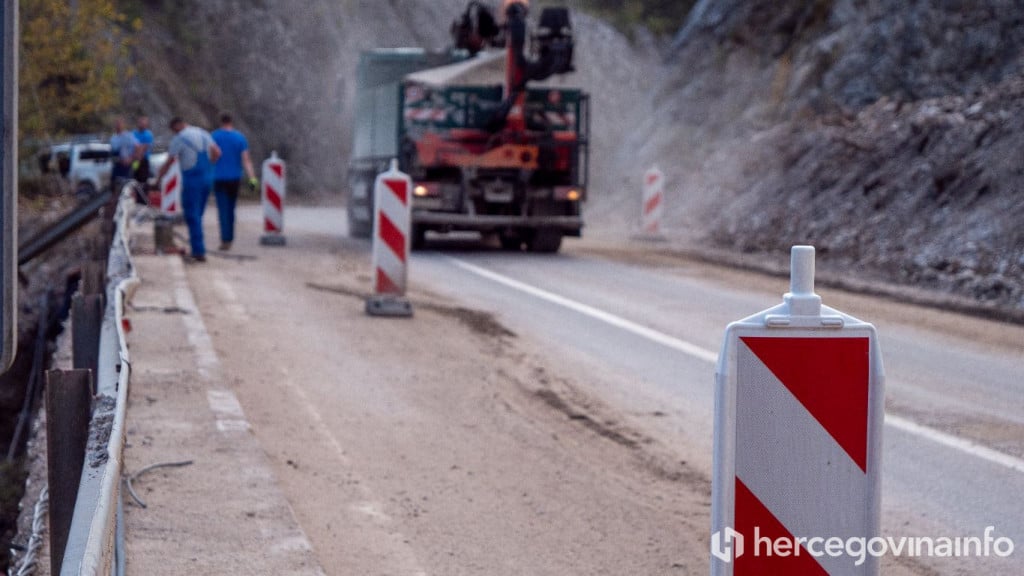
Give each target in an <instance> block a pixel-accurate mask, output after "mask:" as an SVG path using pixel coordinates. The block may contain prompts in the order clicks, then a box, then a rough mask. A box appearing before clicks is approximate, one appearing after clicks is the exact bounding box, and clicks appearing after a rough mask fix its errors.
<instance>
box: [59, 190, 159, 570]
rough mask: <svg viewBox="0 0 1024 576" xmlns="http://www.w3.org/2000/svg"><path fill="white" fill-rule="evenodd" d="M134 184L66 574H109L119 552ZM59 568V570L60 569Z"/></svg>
mask: <svg viewBox="0 0 1024 576" xmlns="http://www.w3.org/2000/svg"><path fill="white" fill-rule="evenodd" d="M132 198H133V196H132V189H131V186H130V185H127V186H125V187H124V188H123V189H122V192H121V197H120V199H119V201H118V205H117V212H116V213H115V216H114V220H115V223H116V229H115V232H114V241H113V244H112V245H111V248H110V257H109V260H108V264H107V287H106V293H107V306H106V310H105V311H104V315H103V325H102V328H101V331H100V349H99V364H98V370H97V374H96V379H95V382H96V387H97V390H96V393H97V401H96V404H95V409H94V411H93V414H92V420H91V422H90V425H89V441H88V445H87V448H86V455H85V465H84V466H83V467H82V476H81V480H80V482H79V487H78V498H77V500H76V502H75V509H74V515H73V518H72V521H71V531H70V533H69V535H68V542H67V547H66V548H65V551H64V560H63V564H62V565H61V567H60V571H59V574H61V575H62V576H79V575H87V576H100V575H103V576H107V575H109V574H112V573H113V569H114V565H115V558H116V556H117V553H116V552H115V548H116V534H117V518H118V514H117V509H118V502H119V500H120V489H121V470H122V459H123V449H124V442H125V413H126V411H127V405H128V385H129V379H130V375H131V363H130V359H129V356H128V346H127V344H126V342H125V322H124V312H125V303H126V301H127V299H128V298H130V297H131V294H132V293H133V292H134V291H135V288H136V287H137V286H138V282H139V279H138V277H137V276H136V274H135V266H134V264H133V263H132V259H131V252H130V251H129V248H128V237H127V223H128V207H129V206H130V205H131V203H132ZM54 573H58V572H57V571H56V570H54Z"/></svg>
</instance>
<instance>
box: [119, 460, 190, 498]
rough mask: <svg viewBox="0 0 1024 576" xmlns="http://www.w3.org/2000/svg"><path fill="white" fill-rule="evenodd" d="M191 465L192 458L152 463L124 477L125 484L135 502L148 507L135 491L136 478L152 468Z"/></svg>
mask: <svg viewBox="0 0 1024 576" xmlns="http://www.w3.org/2000/svg"><path fill="white" fill-rule="evenodd" d="M191 465H192V460H183V461H181V462H160V463H158V464H151V465H149V466H146V467H145V468H143V469H142V470H139V471H138V472H136V473H134V474H132V475H130V476H125V477H124V484H125V486H127V487H128V493H129V494H131V496H132V500H135V503H136V504H138V505H139V506H140V507H142V508H148V506H146V503H145V502H144V501H143V500H142V498H139V495H138V494H136V493H135V488H134V487H133V486H132V482H134V481H135V480H138V478H139V476H142V475H143V474H145V473H146V472H149V471H151V470H156V469H157V468H180V467H182V466H191Z"/></svg>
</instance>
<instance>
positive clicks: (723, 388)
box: [711, 246, 885, 576]
mask: <svg viewBox="0 0 1024 576" xmlns="http://www.w3.org/2000/svg"><path fill="white" fill-rule="evenodd" d="M715 377H716V389H715V438H714V475H713V481H712V505H711V522H712V528H711V531H712V537H711V555H712V558H711V574H712V575H713V576H742V575H745V574H829V575H832V576H837V575H840V574H842V575H857V576H873V575H877V574H878V573H879V558H877V557H874V556H871V555H870V554H868V555H866V557H865V558H864V559H863V562H862V563H858V561H860V560H861V558H860V557H851V556H850V555H851V554H857V552H856V551H847V550H845V549H844V550H843V551H842V552H841V553H840V554H838V555H833V554H830V553H826V546H825V545H824V543H825V542H826V541H829V539H839V540H841V541H842V542H844V543H846V542H848V541H850V539H851V538H856V539H858V540H856V542H860V541H864V542H867V541H868V540H870V539H871V538H874V537H877V536H878V535H879V530H880V516H881V484H880V479H881V473H880V472H881V471H880V466H881V461H882V460H881V448H882V423H883V419H884V407H885V398H884V373H883V370H882V357H881V351H880V349H879V346H878V340H877V338H876V334H875V328H874V326H872V325H871V324H868V323H865V322H862V321H860V320H858V319H856V318H853V317H852V316H848V315H846V314H843V313H842V312H839V311H837V310H834V309H832V308H829V307H827V306H823V305H822V304H821V297H820V296H818V295H817V294H815V293H814V248H813V247H811V246H795V247H793V251H792V277H791V283H790V291H789V293H787V294H786V295H785V296H784V298H783V303H782V304H780V305H778V306H775V307H774V308H770V309H768V310H765V311H763V312H760V313H758V314H755V315H753V316H750V317H749V318H745V319H743V320H740V321H738V322H733V323H732V324H730V325H729V327H728V328H727V329H726V332H725V343H724V344H723V347H722V353H721V355H720V356H719V359H718V367H717V372H716V374H715ZM798 539H802V541H799V540H798ZM859 539H864V540H859ZM829 550H831V548H829Z"/></svg>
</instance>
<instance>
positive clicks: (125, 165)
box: [110, 118, 142, 191]
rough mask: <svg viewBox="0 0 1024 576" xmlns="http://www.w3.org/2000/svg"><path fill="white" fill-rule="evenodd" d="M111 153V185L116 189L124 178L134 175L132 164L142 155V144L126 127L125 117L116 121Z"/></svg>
mask: <svg viewBox="0 0 1024 576" xmlns="http://www.w3.org/2000/svg"><path fill="white" fill-rule="evenodd" d="M110 155H111V157H112V159H113V161H114V166H113V167H112V168H111V170H110V185H111V186H113V188H114V190H115V191H116V190H117V188H118V187H119V186H120V185H121V183H122V182H123V181H124V180H128V179H129V178H131V177H132V164H133V163H134V162H135V161H136V160H138V159H139V158H141V157H142V146H140V145H139V141H138V140H136V139H135V136H134V135H132V133H131V132H129V131H128V130H127V129H126V128H125V122H124V118H118V119H117V120H115V121H114V135H113V136H111V137H110Z"/></svg>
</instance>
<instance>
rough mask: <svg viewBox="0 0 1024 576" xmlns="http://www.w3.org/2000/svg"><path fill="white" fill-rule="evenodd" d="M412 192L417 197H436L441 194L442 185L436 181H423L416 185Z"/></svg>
mask: <svg viewBox="0 0 1024 576" xmlns="http://www.w3.org/2000/svg"><path fill="white" fill-rule="evenodd" d="M412 193H413V196H416V197H417V198H435V197H437V196H440V195H441V185H440V184H438V183H436V182H423V183H420V184H417V185H416V186H414V187H413V189H412Z"/></svg>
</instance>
